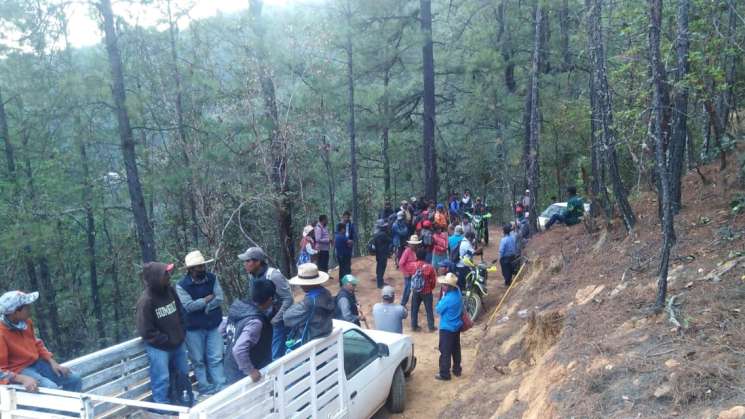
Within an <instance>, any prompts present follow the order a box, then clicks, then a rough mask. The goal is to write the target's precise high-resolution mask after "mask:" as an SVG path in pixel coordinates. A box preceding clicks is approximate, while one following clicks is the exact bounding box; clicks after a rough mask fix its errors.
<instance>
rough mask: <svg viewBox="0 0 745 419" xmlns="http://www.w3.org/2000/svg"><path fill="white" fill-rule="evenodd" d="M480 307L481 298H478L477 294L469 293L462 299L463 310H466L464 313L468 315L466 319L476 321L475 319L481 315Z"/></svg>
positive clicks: (481, 305) (481, 304)
mask: <svg viewBox="0 0 745 419" xmlns="http://www.w3.org/2000/svg"><path fill="white" fill-rule="evenodd" d="M482 307H483V303H482V301H481V297H479V295H478V294H477V293H475V292H470V293H467V294H466V295H465V296H464V297H463V308H464V309H465V310H466V313H468V317H470V318H471V321H474V322H475V321H476V318H478V316H479V314H480V313H481V308H482Z"/></svg>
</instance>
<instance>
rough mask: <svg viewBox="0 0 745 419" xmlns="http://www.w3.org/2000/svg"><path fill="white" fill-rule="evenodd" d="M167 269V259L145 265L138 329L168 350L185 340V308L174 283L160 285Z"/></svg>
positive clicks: (153, 344)
mask: <svg viewBox="0 0 745 419" xmlns="http://www.w3.org/2000/svg"><path fill="white" fill-rule="evenodd" d="M165 273H166V264H165V263H159V262H148V263H146V264H145V266H144V267H143V269H142V280H143V282H144V283H145V290H144V291H143V292H142V294H141V295H140V299H139V300H138V301H137V333H139V335H140V336H141V337H142V339H143V340H144V341H145V343H147V344H148V345H151V346H153V347H156V348H158V349H162V350H166V351H169V350H172V349H175V348H177V347H178V346H179V345H181V344H182V343H183V342H184V334H185V332H184V325H183V320H182V318H181V313H182V312H183V310H184V309H183V307H182V306H181V301H179V299H178V297H177V296H176V291H175V290H174V289H173V287H172V286H170V285H166V286H163V285H161V280H162V279H163V276H164V275H165Z"/></svg>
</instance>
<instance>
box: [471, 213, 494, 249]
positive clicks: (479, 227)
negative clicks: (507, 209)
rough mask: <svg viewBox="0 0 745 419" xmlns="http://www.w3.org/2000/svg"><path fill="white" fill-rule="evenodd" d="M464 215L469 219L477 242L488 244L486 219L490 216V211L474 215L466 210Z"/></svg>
mask: <svg viewBox="0 0 745 419" xmlns="http://www.w3.org/2000/svg"><path fill="white" fill-rule="evenodd" d="M466 216H467V217H468V219H469V220H471V224H472V225H473V229H474V230H476V240H477V243H481V242H482V241H483V242H484V244H486V245H488V244H489V236H487V235H486V220H488V219H489V218H491V213H490V212H487V213H486V214H482V215H474V214H471V213H470V212H466Z"/></svg>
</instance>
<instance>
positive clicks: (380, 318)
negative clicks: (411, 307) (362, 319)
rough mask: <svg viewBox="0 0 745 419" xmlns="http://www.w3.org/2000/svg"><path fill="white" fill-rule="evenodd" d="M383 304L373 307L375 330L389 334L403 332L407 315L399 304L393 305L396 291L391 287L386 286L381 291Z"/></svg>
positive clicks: (406, 311)
mask: <svg viewBox="0 0 745 419" xmlns="http://www.w3.org/2000/svg"><path fill="white" fill-rule="evenodd" d="M382 297H383V302H382V303H376V304H375V305H374V306H373V311H372V312H373V320H374V321H375V329H377V330H384V331H386V332H391V333H403V332H404V319H405V318H406V316H407V315H408V310H406V307H404V306H402V305H401V304H394V303H393V300H395V299H396V291H395V290H394V289H393V287H392V286H390V285H386V286H385V287H383V291H382Z"/></svg>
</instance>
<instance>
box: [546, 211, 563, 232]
mask: <svg viewBox="0 0 745 419" xmlns="http://www.w3.org/2000/svg"><path fill="white" fill-rule="evenodd" d="M556 222H560V223H562V224H566V223H567V218H566V216H564V214H562V213H556V214H554V215H552V216H551V218H549V220H548V222H547V223H546V230H548V229H549V228H551V226H552V225H554V224H555V223H556Z"/></svg>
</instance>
